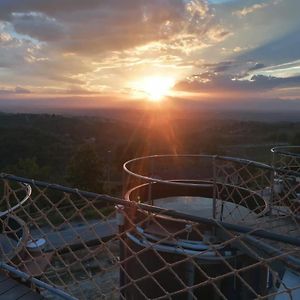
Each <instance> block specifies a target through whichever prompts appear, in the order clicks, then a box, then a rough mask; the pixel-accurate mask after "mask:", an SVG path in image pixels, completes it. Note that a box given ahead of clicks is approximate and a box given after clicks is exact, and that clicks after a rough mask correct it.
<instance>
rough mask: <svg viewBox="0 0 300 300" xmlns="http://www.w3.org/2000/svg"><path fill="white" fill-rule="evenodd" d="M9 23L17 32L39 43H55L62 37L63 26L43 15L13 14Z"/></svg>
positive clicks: (34, 13)
mask: <svg viewBox="0 0 300 300" xmlns="http://www.w3.org/2000/svg"><path fill="white" fill-rule="evenodd" d="M11 23H12V24H13V26H14V28H15V30H16V31H17V32H19V33H21V34H25V35H29V36H31V37H33V38H35V39H37V40H39V41H57V40H59V39H62V38H63V37H64V27H63V25H62V24H60V23H59V22H58V21H57V20H56V19H55V18H50V17H48V16H47V15H45V14H43V13H37V12H29V13H13V14H12V20H11Z"/></svg>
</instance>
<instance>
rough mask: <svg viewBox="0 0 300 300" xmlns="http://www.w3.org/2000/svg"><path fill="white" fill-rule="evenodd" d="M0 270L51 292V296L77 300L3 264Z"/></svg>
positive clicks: (1, 263) (0, 265) (0, 263)
mask: <svg viewBox="0 0 300 300" xmlns="http://www.w3.org/2000/svg"><path fill="white" fill-rule="evenodd" d="M0 269H3V270H5V271H8V272H9V273H11V274H13V275H15V276H17V277H19V278H21V279H24V280H26V281H30V282H32V283H33V284H34V285H36V286H37V287H39V288H42V289H46V290H48V291H50V292H52V293H53V294H55V295H57V296H59V297H61V298H63V299H67V300H78V298H75V297H72V296H70V295H69V294H67V293H66V292H64V291H62V290H61V289H59V288H57V287H55V286H52V285H50V284H48V283H45V282H43V281H41V280H39V279H36V278H34V277H32V276H30V275H28V274H26V273H24V272H22V271H20V270H18V269H16V268H14V267H12V266H10V265H8V264H6V263H4V262H0Z"/></svg>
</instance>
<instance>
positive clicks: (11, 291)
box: [0, 272, 45, 300]
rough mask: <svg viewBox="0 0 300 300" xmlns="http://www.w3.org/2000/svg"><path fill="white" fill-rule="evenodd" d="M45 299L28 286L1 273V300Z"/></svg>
mask: <svg viewBox="0 0 300 300" xmlns="http://www.w3.org/2000/svg"><path fill="white" fill-rule="evenodd" d="M41 299H45V298H44V297H43V296H41V295H40V294H38V293H36V292H34V291H33V290H31V289H30V288H29V287H27V286H26V285H24V284H22V283H20V282H18V281H17V280H15V279H13V278H11V277H9V276H8V275H6V274H5V273H3V272H0V300H41Z"/></svg>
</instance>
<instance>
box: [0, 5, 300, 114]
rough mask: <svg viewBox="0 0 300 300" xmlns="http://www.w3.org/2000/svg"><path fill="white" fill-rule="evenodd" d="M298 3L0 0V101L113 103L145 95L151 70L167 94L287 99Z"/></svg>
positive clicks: (296, 72)
mask: <svg viewBox="0 0 300 300" xmlns="http://www.w3.org/2000/svg"><path fill="white" fill-rule="evenodd" d="M299 11H300V1H298V0H262V1H254V0H243V1H237V0H235V1H233V0H232V1H230V0H209V1H205V0H152V1H150V0H149V1H147V0H128V1H124V0H111V1H100V0H86V1H81V0H72V1H71V0H52V1H40V0H0V99H6V100H7V99H11V101H13V99H22V98H26V99H29V98H33V99H43V98H45V99H46V98H47V99H49V98H59V97H64V98H65V97H76V96H78V97H79V96H80V97H81V98H82V97H86V98H87V99H89V98H91V97H93V99H94V98H95V97H98V98H99V104H105V105H109V104H110V103H114V105H115V103H121V102H122V101H123V100H124V99H126V101H127V100H130V99H132V101H136V100H138V99H139V98H143V97H144V96H145V95H144V94H145V92H147V91H148V90H149V87H148V86H146V85H147V82H148V83H149V82H150V81H149V80H150V79H151V78H152V77H153V78H156V79H157V78H158V79H162V81H163V82H168V83H169V82H171V81H172V82H173V84H172V87H173V89H172V91H171V92H170V93H169V98H173V99H177V98H180V99H187V100H193V101H198V102H199V103H200V102H201V101H202V102H204V101H211V103H222V105H223V106H224V103H225V104H227V103H228V106H230V105H231V106H232V105H234V106H236V105H238V106H239V107H243V105H244V104H245V107H246V106H247V105H248V104H249V103H250V102H251V103H256V104H257V107H259V105H260V103H265V101H269V102H268V103H272V100H274V109H275V108H276V105H275V104H276V103H278V101H281V102H280V103H281V104H282V103H284V104H286V105H287V107H289V105H290V104H291V103H292V106H293V107H294V106H295V103H299V102H300V96H299V91H300V88H299V83H300V51H299V49H300V32H299V31H300V18H299V16H298V15H299ZM149 78H150V79H149ZM153 82H159V80H154V81H153ZM148 85H149V84H148ZM151 88H152V86H151ZM153 88H155V87H153ZM160 88H161V87H160ZM105 99H109V100H105ZM247 101H248V102H247ZM270 101H271V102H270ZM246 102H247V103H248V104H247V103H246ZM292 106H291V107H292ZM280 107H282V105H281V106H280ZM299 107H300V105H299Z"/></svg>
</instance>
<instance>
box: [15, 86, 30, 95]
mask: <svg viewBox="0 0 300 300" xmlns="http://www.w3.org/2000/svg"><path fill="white" fill-rule="evenodd" d="M15 93H16V94H30V93H31V91H30V90H28V89H25V88H23V87H20V86H17V87H16V88H15Z"/></svg>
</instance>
